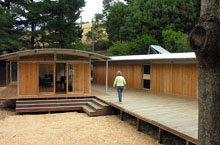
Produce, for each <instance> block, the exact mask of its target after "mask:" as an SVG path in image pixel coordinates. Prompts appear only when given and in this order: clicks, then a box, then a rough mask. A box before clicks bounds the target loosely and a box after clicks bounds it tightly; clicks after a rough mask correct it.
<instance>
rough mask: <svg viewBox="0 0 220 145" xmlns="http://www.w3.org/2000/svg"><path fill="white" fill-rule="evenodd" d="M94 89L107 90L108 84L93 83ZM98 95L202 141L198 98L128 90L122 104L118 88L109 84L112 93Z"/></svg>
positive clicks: (185, 137) (178, 134)
mask: <svg viewBox="0 0 220 145" xmlns="http://www.w3.org/2000/svg"><path fill="white" fill-rule="evenodd" d="M93 90H94V91H101V90H103V91H101V92H102V93H104V90H105V89H104V86H100V85H93ZM96 97H98V98H99V99H101V100H103V101H105V102H107V103H109V104H110V105H112V106H113V107H116V108H118V109H120V110H121V111H124V112H126V113H129V114H131V115H133V116H135V117H137V118H139V119H143V120H144V121H146V122H148V123H151V124H153V125H155V126H158V127H160V128H162V129H164V130H166V131H168V132H170V133H172V134H175V135H177V136H179V137H181V138H183V139H185V140H187V141H190V142H192V143H195V144H197V142H198V101H192V100H185V99H181V98H175V97H169V96H162V95H155V94H148V93H147V92H144V91H136V90H125V91H124V92H123V100H122V102H123V103H122V104H119V103H118V97H117V92H116V90H115V89H114V88H109V91H108V94H106V95H98V96H96Z"/></svg>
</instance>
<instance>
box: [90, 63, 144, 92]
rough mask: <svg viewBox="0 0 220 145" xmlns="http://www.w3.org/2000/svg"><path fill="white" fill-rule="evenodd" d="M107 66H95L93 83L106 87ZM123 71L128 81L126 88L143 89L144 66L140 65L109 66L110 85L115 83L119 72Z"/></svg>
mask: <svg viewBox="0 0 220 145" xmlns="http://www.w3.org/2000/svg"><path fill="white" fill-rule="evenodd" d="M105 71H106V68H105V65H104V64H95V65H94V66H93V83H95V84H101V85H105ZM118 71H121V73H122V75H123V76H124V78H125V80H126V83H127V84H126V87H127V88H132V89H142V65H139V64H109V68H108V85H109V86H110V87H111V86H112V85H113V83H114V80H115V77H116V76H117V72H118Z"/></svg>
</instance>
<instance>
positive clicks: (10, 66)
mask: <svg viewBox="0 0 220 145" xmlns="http://www.w3.org/2000/svg"><path fill="white" fill-rule="evenodd" d="M9 75H10V83H9V84H11V83H12V62H11V61H10V74H9Z"/></svg>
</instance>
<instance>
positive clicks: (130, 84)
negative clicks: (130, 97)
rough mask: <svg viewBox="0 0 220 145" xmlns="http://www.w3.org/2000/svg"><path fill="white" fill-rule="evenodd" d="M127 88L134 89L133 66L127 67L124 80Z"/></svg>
mask: <svg viewBox="0 0 220 145" xmlns="http://www.w3.org/2000/svg"><path fill="white" fill-rule="evenodd" d="M126 82H127V85H126V86H127V87H128V88H134V65H132V64H130V65H128V78H127V80H126Z"/></svg>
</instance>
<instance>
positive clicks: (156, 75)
mask: <svg viewBox="0 0 220 145" xmlns="http://www.w3.org/2000/svg"><path fill="white" fill-rule="evenodd" d="M160 79H161V65H160V64H152V79H151V81H152V83H151V84H152V86H151V89H152V91H153V92H158V93H159V92H160Z"/></svg>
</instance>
